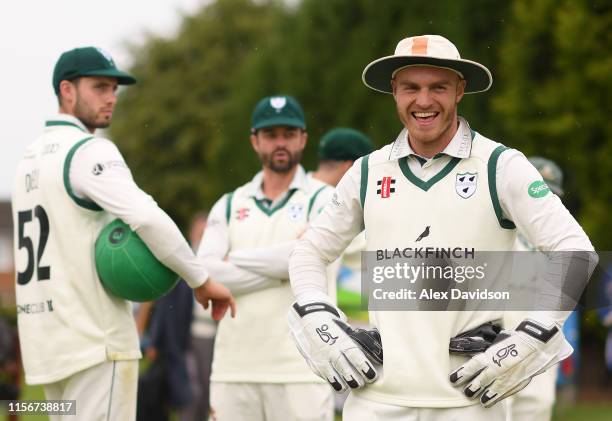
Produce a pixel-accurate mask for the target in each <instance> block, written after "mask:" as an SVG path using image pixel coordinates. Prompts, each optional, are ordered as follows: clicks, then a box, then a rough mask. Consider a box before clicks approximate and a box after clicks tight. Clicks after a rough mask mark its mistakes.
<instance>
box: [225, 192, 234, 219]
mask: <svg viewBox="0 0 612 421" xmlns="http://www.w3.org/2000/svg"><path fill="white" fill-rule="evenodd" d="M233 197H234V192H230V193H228V194H226V195H225V221H226V222H227V225H229V223H230V219H231V218H232V199H233Z"/></svg>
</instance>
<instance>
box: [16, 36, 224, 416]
mask: <svg viewBox="0 0 612 421" xmlns="http://www.w3.org/2000/svg"><path fill="white" fill-rule="evenodd" d="M135 81H136V80H135V79H134V78H133V77H132V76H130V75H129V74H127V73H125V72H123V71H121V70H119V69H117V67H116V65H115V63H114V61H113V59H112V58H111V57H110V55H109V54H107V53H106V52H104V51H103V50H101V49H98V48H95V47H85V48H76V49H73V50H70V51H67V52H65V53H63V54H62V55H61V57H60V58H59V60H58V61H57V63H56V65H55V69H54V72H53V88H54V90H55V93H56V94H57V98H58V102H59V113H58V114H57V115H55V116H53V117H52V118H50V119H49V120H47V121H46V123H45V129H44V132H43V134H42V135H41V136H40V137H38V139H36V140H35V141H34V142H33V143H32V144H30V145H29V146H28V147H27V148H26V151H25V154H24V156H23V158H22V160H21V161H20V162H19V164H18V169H17V175H16V178H15V180H16V182H15V185H14V189H13V197H12V206H13V218H14V221H15V233H14V235H15V239H16V240H15V269H16V272H17V285H16V299H17V323H18V328H19V339H20V343H21V353H22V358H23V364H24V368H25V378H26V382H27V383H29V384H42V385H44V389H45V395H46V397H47V399H67V400H76V407H77V412H78V419H83V420H93V419H114V420H127V421H129V420H132V419H134V418H135V415H136V414H135V413H136V387H137V378H138V358H140V357H141V354H140V350H139V344H138V335H137V332H136V327H135V324H134V320H133V317H132V312H131V304H130V303H129V302H127V301H125V300H124V299H121V298H119V297H117V296H114V295H112V294H111V293H109V292H108V291H107V290H106V289H105V288H104V287H103V285H102V283H101V282H100V280H99V279H98V275H97V273H96V269H95V267H96V266H95V262H94V242H95V241H96V238H97V237H98V234H99V233H100V231H101V230H102V228H103V227H104V226H105V225H106V224H107V223H108V222H109V221H111V220H112V219H115V218H120V219H122V220H123V221H124V222H126V223H127V224H129V225H130V227H131V228H132V229H133V230H134V231H136V232H137V233H138V235H139V236H140V237H141V238H142V240H143V241H144V242H145V244H146V245H147V246H148V247H149V249H150V250H151V251H152V252H153V254H154V255H155V257H156V258H157V259H159V260H160V261H161V262H162V263H163V264H164V265H165V266H167V267H168V268H170V269H171V270H172V271H174V272H175V273H177V274H179V275H180V276H181V277H182V278H183V279H185V281H186V282H187V283H188V284H189V285H190V286H191V287H192V288H194V292H195V296H196V299H197V300H198V301H199V302H201V303H202V304H203V305H204V306H208V305H209V301H212V307H213V315H214V317H216V318H217V319H220V318H221V317H222V316H223V315H224V313H225V312H226V310H227V309H228V308H230V307H231V310H232V314H234V313H235V304H234V301H233V297H232V295H231V293H230V292H229V290H227V288H225V287H224V286H222V285H220V284H218V283H216V282H214V281H212V280H211V279H209V276H208V272H207V270H206V268H205V267H204V266H203V265H202V263H201V262H199V261H198V260H197V258H196V257H195V255H194V253H193V252H192V251H191V249H190V248H189V246H188V244H187V242H186V241H185V239H184V238H183V236H182V234H181V233H180V231H179V229H178V228H177V226H176V225H175V224H174V222H173V221H172V220H171V219H170V217H168V215H167V214H166V213H165V212H164V211H163V210H161V209H160V208H159V207H158V206H157V204H156V203H155V201H154V200H153V198H151V196H149V195H147V194H146V193H145V192H143V191H142V190H140V189H139V188H138V186H137V185H136V183H135V182H134V180H133V178H132V175H131V173H130V170H129V168H128V167H127V165H126V163H125V161H124V159H123V157H122V156H121V154H120V153H119V150H118V149H117V147H116V146H115V145H114V143H112V142H111V141H110V140H108V139H105V138H103V137H100V136H97V135H95V134H94V132H95V130H96V129H98V128H106V127H108V126H109V125H110V123H111V120H112V115H113V111H114V108H115V103H116V100H117V97H116V89H117V85H119V84H124V85H129V84H133V83H135Z"/></svg>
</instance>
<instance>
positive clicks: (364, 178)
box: [359, 154, 370, 210]
mask: <svg viewBox="0 0 612 421" xmlns="http://www.w3.org/2000/svg"><path fill="white" fill-rule="evenodd" d="M369 159H370V155H369V154H368V155H366V156H364V157H363V158H362V159H361V187H360V189H359V199H360V200H361V209H362V210H363V207H364V205H365V200H366V193H367V192H368V172H369V171H368V160H369Z"/></svg>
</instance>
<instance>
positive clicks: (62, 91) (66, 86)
mask: <svg viewBox="0 0 612 421" xmlns="http://www.w3.org/2000/svg"><path fill="white" fill-rule="evenodd" d="M59 98H60V103H61V104H62V105H63V106H69V105H71V104H73V103H74V101H75V98H76V85H75V84H74V83H72V82H70V81H69V80H62V81H61V82H60V84H59Z"/></svg>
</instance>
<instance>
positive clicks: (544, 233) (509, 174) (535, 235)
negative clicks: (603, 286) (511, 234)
mask: <svg viewBox="0 0 612 421" xmlns="http://www.w3.org/2000/svg"><path fill="white" fill-rule="evenodd" d="M536 181H542V176H541V175H540V173H539V172H538V170H537V169H536V168H535V167H534V166H533V165H531V163H530V162H529V161H528V160H527V158H526V157H525V155H523V154H522V153H520V152H519V151H517V150H513V149H511V150H507V151H505V152H504V153H502V154H501V155H500V156H499V161H498V162H497V191H498V196H499V202H500V205H501V207H502V211H503V214H504V215H505V216H506V218H508V219H510V220H511V221H513V222H514V224H515V225H516V228H517V229H518V231H519V232H520V233H522V234H523V235H524V236H525V238H526V239H527V240H528V241H529V242H530V244H532V245H533V246H534V247H535V248H536V249H537V250H542V251H560V250H589V251H591V250H593V246H592V245H591V242H590V241H589V238H588V237H587V235H586V234H585V233H584V231H583V229H582V227H581V226H580V225H579V224H578V222H576V220H575V219H574V217H573V216H572V215H571V214H570V213H569V211H568V210H567V209H566V208H565V206H564V205H563V203H561V199H559V197H557V195H555V194H553V193H552V192H549V193H548V194H546V195H544V196H542V197H537V196H538V195H537V194H534V195H535V196H536V197H534V196H532V195H531V194H529V188H530V186H531V184H533V183H534V182H536Z"/></svg>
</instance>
